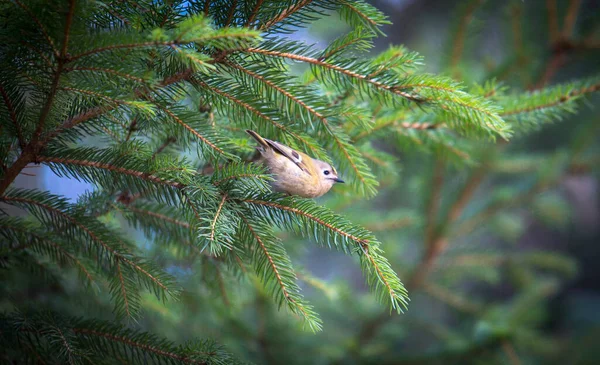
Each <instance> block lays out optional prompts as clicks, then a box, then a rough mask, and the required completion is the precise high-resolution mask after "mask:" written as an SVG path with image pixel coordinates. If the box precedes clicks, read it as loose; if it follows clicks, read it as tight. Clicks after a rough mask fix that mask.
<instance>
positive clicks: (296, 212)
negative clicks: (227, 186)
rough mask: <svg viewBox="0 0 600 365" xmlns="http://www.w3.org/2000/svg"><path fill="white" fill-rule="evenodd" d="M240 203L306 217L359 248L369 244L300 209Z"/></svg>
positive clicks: (256, 202) (276, 205)
mask: <svg viewBox="0 0 600 365" xmlns="http://www.w3.org/2000/svg"><path fill="white" fill-rule="evenodd" d="M242 201H243V202H246V203H251V204H257V205H263V206H267V207H271V208H276V209H279V210H284V211H288V212H292V213H294V214H298V215H301V216H303V217H306V218H308V219H310V220H312V221H314V222H317V223H318V224H320V225H322V226H324V227H326V228H327V229H329V230H331V231H334V232H336V233H338V234H340V235H342V236H344V237H348V238H350V239H351V240H352V241H355V242H357V243H359V244H360V245H361V247H362V246H365V245H366V246H368V244H369V241H368V240H366V239H362V238H358V237H356V236H353V235H352V234H350V233H347V232H344V231H342V230H341V229H339V228H336V227H334V226H332V225H331V224H329V223H327V222H325V221H323V220H322V219H320V218H318V217H315V216H314V215H312V214H309V213H306V212H304V211H302V210H300V209H297V208H292V207H288V206H286V205H281V204H277V203H272V202H268V201H264V200H254V199H245V200H242Z"/></svg>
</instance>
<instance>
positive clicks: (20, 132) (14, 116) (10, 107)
mask: <svg viewBox="0 0 600 365" xmlns="http://www.w3.org/2000/svg"><path fill="white" fill-rule="evenodd" d="M0 95H2V99H4V104H5V105H6V109H8V114H9V115H10V120H11V122H12V123H13V124H14V127H15V131H16V132H17V141H18V143H19V147H20V148H21V150H24V149H25V138H23V130H22V128H21V124H20V123H19V121H18V120H17V114H16V113H15V109H14V107H13V105H12V102H11V101H10V98H9V97H8V94H7V93H6V90H4V88H3V87H2V85H0Z"/></svg>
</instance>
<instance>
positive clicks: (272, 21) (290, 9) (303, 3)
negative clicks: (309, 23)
mask: <svg viewBox="0 0 600 365" xmlns="http://www.w3.org/2000/svg"><path fill="white" fill-rule="evenodd" d="M312 2H313V0H303V1H300V2H298V3H295V4H292V5H290V6H289V7H288V8H287V9H283V11H282V12H281V13H279V15H277V16H276V17H275V18H273V19H270V20H269V21H267V22H266V23H264V24H263V25H262V26H261V27H260V28H259V30H261V31H266V30H267V29H269V28H271V27H272V26H273V25H275V24H277V23H279V22H280V21H282V20H284V19H285V18H287V17H289V16H290V15H292V14H294V13H295V12H297V11H299V10H300V9H302V8H303V7H305V6H307V5H309V4H310V3H312Z"/></svg>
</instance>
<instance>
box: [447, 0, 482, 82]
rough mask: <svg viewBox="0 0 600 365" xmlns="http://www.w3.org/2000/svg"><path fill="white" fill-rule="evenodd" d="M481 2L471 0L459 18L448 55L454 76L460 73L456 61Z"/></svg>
mask: <svg viewBox="0 0 600 365" xmlns="http://www.w3.org/2000/svg"><path fill="white" fill-rule="evenodd" d="M482 3H483V0H472V1H471V3H470V4H469V7H468V8H467V10H466V12H465V13H464V15H463V17H462V18H461V20H460V23H459V26H458V32H457V34H456V38H455V39H454V45H453V47H452V55H451V57H450V69H451V70H452V72H453V76H454V77H455V78H460V74H459V72H458V63H459V62H460V59H461V57H462V54H463V49H464V47H465V38H466V36H467V27H468V26H469V24H470V23H471V21H472V19H473V14H474V13H475V10H477V8H478V7H479V6H480V5H481V4H482Z"/></svg>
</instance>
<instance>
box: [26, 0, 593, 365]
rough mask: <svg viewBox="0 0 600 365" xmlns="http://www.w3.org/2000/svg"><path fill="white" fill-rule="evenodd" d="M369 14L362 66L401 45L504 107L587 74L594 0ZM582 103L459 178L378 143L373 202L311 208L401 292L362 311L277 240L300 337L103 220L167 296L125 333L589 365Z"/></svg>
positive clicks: (206, 267) (292, 354)
mask: <svg viewBox="0 0 600 365" xmlns="http://www.w3.org/2000/svg"><path fill="white" fill-rule="evenodd" d="M371 3H372V4H373V5H375V6H377V7H378V8H380V9H381V10H382V11H383V12H384V13H386V14H387V15H388V16H389V17H390V20H391V22H392V23H393V24H392V25H389V26H387V27H385V29H384V32H385V33H386V34H387V37H380V38H378V39H377V40H376V44H377V47H376V49H373V53H377V52H380V51H383V50H385V49H386V48H387V47H388V46H389V45H390V44H396V45H398V44H402V45H405V46H406V47H407V48H408V49H410V50H413V51H417V52H419V53H420V54H421V55H422V56H423V57H424V63H425V68H426V69H427V70H428V71H430V72H434V73H444V74H447V75H449V76H451V77H453V78H455V79H456V80H460V81H462V82H463V83H464V85H466V87H467V88H468V87H470V86H471V85H472V84H473V82H478V83H483V82H485V81H487V80H491V79H496V80H497V81H498V82H500V83H502V85H504V86H506V87H508V92H510V91H511V90H515V91H521V90H532V91H533V90H536V89H539V88H543V87H546V86H550V85H553V84H556V83H565V82H569V81H571V80H576V79H582V78H586V77H591V76H595V75H598V73H599V71H600V1H596V0H572V1H569V0H558V1H552V0H550V1H543V0H528V1H521V0H518V1H509V0H490V1H441V0H433V1H432V0H419V1H410V0H404V1H402V0H396V1H393V0H386V1H384V0H382V1H372V2H371ZM344 27H345V26H344V23H343V22H342V21H341V20H340V19H338V16H337V15H332V16H331V17H329V18H327V19H324V20H320V21H318V22H316V23H315V24H314V25H313V26H311V27H310V28H309V29H302V30H300V31H299V32H298V33H295V34H294V37H296V38H299V39H302V40H305V41H306V42H308V43H316V44H318V45H322V47H323V48H325V46H326V45H327V44H328V42H330V41H331V40H333V39H334V38H335V37H336V36H338V35H340V34H343V32H344V31H346V30H347V29H345V28H344ZM302 71H303V70H298V72H302ZM599 101H600V98H599V96H598V95H594V94H592V95H591V96H589V97H587V98H586V101H585V102H582V103H580V104H579V108H578V109H577V111H576V112H574V113H571V114H570V115H569V116H568V117H567V118H564V120H562V121H560V122H556V123H553V124H544V125H543V126H542V127H541V128H535V129H532V130H528V131H527V132H526V133H520V134H518V135H515V137H514V138H513V139H512V140H511V141H510V142H509V143H508V144H505V143H496V144H494V143H487V144H483V142H481V143H473V145H471V146H468V151H469V153H470V158H469V159H468V160H469V161H470V162H469V161H463V162H461V161H458V162H457V161H456V159H450V158H447V156H445V154H446V153H447V151H446V150H442V151H435V150H431V149H427V148H418V146H416V145H415V144H411V143H409V142H407V137H406V136H405V137H404V138H400V137H398V138H382V139H381V140H380V141H379V142H378V147H379V148H381V149H382V150H385V151H387V152H392V153H394V155H395V156H397V168H396V169H395V170H397V171H398V173H397V175H395V176H391V175H389V174H386V175H385V176H381V189H380V192H379V194H378V196H377V197H375V198H373V199H371V200H359V199H358V198H357V197H355V196H353V195H352V194H351V192H350V191H349V190H348V191H346V190H343V189H339V188H338V187H336V188H335V189H334V190H336V189H337V190H336V191H335V192H334V193H333V194H329V196H328V197H326V198H323V199H321V200H320V201H319V202H320V203H322V204H325V205H327V206H329V207H330V208H332V209H333V210H335V211H336V212H338V213H341V214H343V215H345V216H347V217H348V218H349V219H351V220H352V221H353V222H355V223H361V224H363V225H364V226H365V227H367V228H368V229H370V230H372V231H374V232H375V233H376V234H377V236H378V238H379V239H380V240H381V241H382V242H383V244H384V245H383V248H384V250H385V252H386V256H387V257H388V259H389V260H390V262H391V264H392V267H393V269H394V270H396V271H397V272H398V274H399V276H400V278H401V279H402V280H403V282H404V283H405V285H407V286H408V289H409V295H410V298H411V302H410V305H409V307H408V310H407V311H406V312H405V313H404V314H401V315H397V314H395V313H389V312H388V311H387V310H386V308H385V306H384V305H381V304H379V303H377V301H376V300H375V298H374V296H373V295H372V294H370V293H369V291H368V289H367V288H366V287H365V284H364V279H363V278H362V275H361V272H360V267H359V264H358V262H357V261H356V260H353V259H352V258H350V257H347V256H345V255H343V254H342V253H339V252H334V251H329V250H327V249H324V248H317V247H316V245H311V244H308V243H307V242H304V241H303V240H300V239H298V238H296V237H294V236H291V235H289V234H287V233H285V232H282V233H281V236H282V237H284V238H285V240H284V241H285V242H286V249H287V250H288V251H289V252H290V254H292V255H293V256H292V259H293V262H294V265H295V267H296V268H297V270H298V272H299V273H300V277H299V279H300V281H301V284H302V287H303V289H304V293H305V295H306V299H307V300H308V301H309V302H311V303H312V304H313V305H314V307H315V310H316V311H317V312H318V313H320V315H321V318H322V319H323V322H324V329H323V331H322V332H320V333H317V334H314V333H311V332H309V331H308V330H307V329H303V328H302V324H301V322H300V320H298V319H297V318H294V316H293V315H291V314H290V313H289V312H287V311H286V310H285V309H283V308H282V309H281V310H279V309H278V308H277V306H276V304H274V303H273V301H272V300H271V299H270V296H269V294H268V293H265V292H263V291H262V289H261V286H260V284H259V283H258V282H253V281H252V279H248V278H241V277H239V276H236V275H235V274H234V273H230V272H227V271H226V270H223V269H222V268H221V267H220V265H219V263H218V262H215V261H214V260H213V259H211V258H209V257H207V256H202V255H200V254H198V255H196V254H193V253H192V254H190V255H187V256H186V257H185V258H184V259H183V260H181V252H180V251H178V250H180V248H178V246H177V245H173V246H172V249H171V251H166V250H165V248H164V246H159V245H154V244H153V243H152V239H151V237H146V236H145V235H144V234H143V233H142V232H138V231H136V230H135V229H133V228H131V227H127V224H126V221H124V220H123V219H122V218H120V217H119V216H118V215H115V216H110V217H107V218H106V220H107V221H108V222H109V223H110V224H115V225H119V226H122V227H123V228H124V229H128V230H129V231H130V233H131V235H132V236H133V237H136V238H137V241H138V242H139V245H140V247H142V248H144V249H145V250H147V252H148V255H150V256H152V257H154V259H155V260H156V261H158V262H161V263H162V264H164V265H165V266H167V267H169V268H170V271H171V272H172V273H173V274H175V275H177V276H178V277H179V278H180V282H181V283H183V286H184V288H185V292H184V294H183V296H182V299H181V300H180V301H179V302H169V303H167V305H166V306H165V305H164V304H163V303H161V302H160V301H158V300H157V299H156V298H155V297H154V296H152V295H151V294H147V297H146V298H145V299H144V302H145V308H146V309H145V310H144V313H143V316H142V319H141V320H140V322H139V325H140V326H141V327H142V328H143V329H144V330H149V331H151V332H154V333H156V334H157V335H161V336H166V337H168V338H169V339H171V340H174V341H177V342H184V341H186V340H189V339H191V338H193V337H201V338H212V339H215V340H216V341H218V342H219V343H222V344H224V345H226V346H227V348H228V349H229V350H230V351H232V352H233V353H234V354H235V355H237V356H238V357H239V358H242V359H247V360H248V361H251V362H255V363H257V364H279V363H285V364H363V363H364V364H366V363H377V364H453V363H456V364H504V363H506V364H553V363H557V364H558V363H560V364H587V363H589V364H593V363H598V361H600V348H599V347H598V346H597V344H598V338H599V336H600V265H598V262H600V199H599V191H598V176H599V175H598V172H599V171H600V170H599V162H600V154H599V153H598V152H599V147H600V145H599V143H598V142H600V141H599V140H600V138H599V133H598V130H599V129H600V128H599V127H600V114H599V106H600V103H599ZM423 133H431V134H432V135H433V136H434V133H435V131H423ZM457 148H458V147H457ZM459 160H460V159H459ZM465 160H467V159H465ZM26 172H27V173H29V174H30V175H31V176H30V175H25V174H23V175H21V176H20V177H19V179H18V180H17V184H18V185H20V186H21V187H34V186H37V187H40V188H45V189H48V190H50V191H52V192H54V193H58V194H62V195H65V196H67V197H70V198H72V199H74V200H75V199H76V198H77V196H78V195H79V194H81V193H83V192H85V191H86V190H89V189H91V186H88V185H85V184H82V183H79V182H77V181H74V180H68V179H59V178H58V177H56V176H55V175H53V174H52V172H51V171H50V170H46V169H45V168H41V167H40V168H31V169H28V170H27V171H26ZM434 227H440V229H435V228H434ZM432 247H433V248H432ZM236 282H239V284H235V283H236ZM36 285H37V287H36ZM28 287H29V288H30V289H29V291H30V292H29V293H24V298H23V299H26V298H33V297H34V298H36V300H38V301H42V302H46V303H47V304H48V305H49V306H51V307H55V308H63V310H64V308H65V307H70V308H71V309H70V311H71V313H73V314H75V315H83V314H86V315H95V316H96V317H100V318H110V317H111V305H110V303H109V302H108V298H107V299H106V302H102V299H101V298H97V297H96V298H89V297H88V296H86V295H84V292H82V291H81V289H80V286H79V285H78V281H77V278H76V275H75V274H73V280H72V287H69V286H66V287H61V288H59V287H56V288H53V287H46V286H45V285H43V284H42V283H38V284H36V283H30V285H29V286H28ZM97 300H100V302H97ZM92 301H93V302H92Z"/></svg>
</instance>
